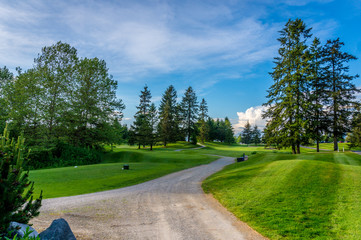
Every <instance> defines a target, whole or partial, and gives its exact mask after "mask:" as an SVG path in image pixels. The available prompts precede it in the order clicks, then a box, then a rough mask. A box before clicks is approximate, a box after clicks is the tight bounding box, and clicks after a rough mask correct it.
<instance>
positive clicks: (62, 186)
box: [30, 143, 217, 198]
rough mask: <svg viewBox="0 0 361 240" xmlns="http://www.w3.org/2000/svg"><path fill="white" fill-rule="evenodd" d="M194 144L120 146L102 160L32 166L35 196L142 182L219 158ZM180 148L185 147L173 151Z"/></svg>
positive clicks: (95, 189) (84, 191)
mask: <svg viewBox="0 0 361 240" xmlns="http://www.w3.org/2000/svg"><path fill="white" fill-rule="evenodd" d="M192 147H195V146H194V145H191V144H187V143H177V144H174V145H170V146H169V147H167V148H163V147H156V148H155V149H154V150H153V151H149V149H139V150H138V149H137V148H136V147H129V146H119V147H117V148H115V149H114V151H113V152H108V153H105V154H104V156H103V163H101V164H95V165H86V166H77V167H76V168H75V167H64V168H53V169H41V170H33V171H30V180H32V181H34V182H35V185H34V186H35V196H38V194H39V193H40V190H43V196H44V198H54V197H62V196H72V195H79V194H85V193H92V192H99V191H105V190H110V189H116V188H121V187H126V186H130V185H134V184H138V183H142V182H145V181H149V180H151V179H155V178H158V177H161V176H164V175H166V174H169V173H172V172H175V171H179V170H183V169H186V168H190V167H194V166H197V165H201V164H207V163H210V162H211V161H213V160H216V159H217V157H215V156H209V155H203V154H200V153H199V152H197V151H196V150H187V149H189V148H192ZM179 148H184V149H186V150H184V151H181V152H175V151H174V150H175V149H179ZM124 164H129V166H130V170H122V168H123V165H124Z"/></svg>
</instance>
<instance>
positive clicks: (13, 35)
mask: <svg viewBox="0 0 361 240" xmlns="http://www.w3.org/2000/svg"><path fill="white" fill-rule="evenodd" d="M0 8H1V9H2V11H1V9H0V13H2V14H3V15H2V16H0V20H1V22H0V33H1V36H2V37H1V39H2V40H0V43H1V46H2V47H1V48H0V55H1V56H6V58H5V57H3V58H1V59H0V60H1V63H7V64H16V65H20V66H26V67H29V66H31V64H32V60H33V58H34V57H36V54H37V53H39V52H40V50H41V47H43V46H45V45H50V44H54V43H56V42H57V41H59V40H62V41H65V42H68V43H70V44H71V45H73V46H74V47H76V48H77V49H78V51H79V55H80V56H87V57H94V56H97V57H99V58H102V59H105V60H106V62H107V63H108V67H109V68H110V70H111V72H112V74H113V75H117V76H120V77H121V78H120V79H118V78H117V80H119V81H130V80H132V81H134V77H137V78H139V77H140V76H142V75H145V74H147V73H149V72H154V71H155V72H160V73H168V72H172V71H175V70H177V71H178V70H180V71H187V70H188V69H202V68H209V67H211V66H217V67H218V66H222V65H223V66H229V65H242V64H245V65H247V67H246V68H249V67H250V66H252V65H253V64H255V63H259V62H261V61H264V60H266V59H267V60H268V59H270V58H272V56H273V55H274V53H275V52H276V48H277V46H276V45H277V43H276V41H275V39H276V38H275V36H276V35H277V30H278V29H279V26H273V25H269V24H267V23H262V22H261V21H258V20H257V19H256V18H255V17H241V18H239V19H238V18H237V19H235V16H233V15H232V8H231V6H228V5H226V3H225V4H214V5H212V4H210V3H203V2H196V3H193V2H190V3H189V4H188V3H184V4H179V5H177V6H174V5H172V3H167V2H152V1H150V2H148V3H146V2H142V3H139V2H134V1H129V2H127V1H121V2H111V1H99V2H96V1H90V2H88V4H79V3H72V4H69V2H66V1H65V2H58V3H47V4H45V3H44V1H32V2H31V3H30V4H20V5H19V6H17V7H16V8H15V6H12V5H11V4H6V3H1V4H0ZM55 9H56V10H55ZM11 16H14V18H12V17H11ZM27 19H28V20H29V21H28V22H26V21H25V20H27ZM229 21H231V22H232V24H229V23H228V22H229ZM14 23H15V24H14ZM226 23H227V24H226ZM270 39H273V40H272V41H270Z"/></svg>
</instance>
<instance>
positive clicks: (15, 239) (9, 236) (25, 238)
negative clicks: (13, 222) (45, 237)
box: [4, 227, 40, 240]
mask: <svg viewBox="0 0 361 240" xmlns="http://www.w3.org/2000/svg"><path fill="white" fill-rule="evenodd" d="M14 231H15V230H10V231H8V233H7V236H4V239H5V240H40V237H39V236H37V237H30V234H31V233H32V232H33V231H32V230H30V228H29V227H27V228H26V230H25V232H24V236H22V237H19V236H18V235H17V234H15V235H14V236H13V233H14Z"/></svg>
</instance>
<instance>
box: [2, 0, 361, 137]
mask: <svg viewBox="0 0 361 240" xmlns="http://www.w3.org/2000/svg"><path fill="white" fill-rule="evenodd" d="M289 18H292V19H294V18H301V19H303V20H304V21H305V23H306V24H307V26H308V27H312V28H313V30H312V33H313V34H314V36H317V37H319V38H320V39H321V41H322V42H325V41H326V40H327V39H333V38H337V37H340V39H341V40H342V41H344V42H345V48H344V50H346V51H348V52H349V53H351V54H353V55H355V56H357V57H360V55H361V27H360V25H361V1H359V0H343V1H332V0H318V1H311V0H298V1H297V0H295V1H294V0H279V1H271V0H249V1H247V0H243V1H236V0H223V1H195V0H193V1H188V0H184V1H137V0H130V1H126V0H122V1H115V0H114V1H100V0H99V1H68V0H64V1H45V0H44V1H36V0H30V1H2V0H0V66H4V65H5V66H7V67H9V68H10V69H12V70H13V71H14V70H15V67H16V66H20V67H22V68H23V69H28V68H30V67H31V66H32V65H33V59H34V58H35V57H36V56H37V54H38V53H39V52H40V51H41V48H42V47H43V46H49V45H52V44H54V43H56V42H57V41H63V42H67V43H69V44H70V45H71V46H73V47H75V48H76V49H77V50H78V55H79V56H80V57H98V58H100V59H104V60H105V61H106V62H107V66H108V68H109V73H110V74H112V75H113V77H114V79H116V80H117V81H118V83H119V87H118V91H117V95H118V97H119V98H121V99H122V100H123V101H124V103H125V105H126V110H125V111H124V120H123V122H124V123H127V124H129V123H131V122H132V117H133V115H134V113H135V106H136V105H137V104H138V102H139V97H138V95H139V92H140V90H141V89H142V88H143V87H144V85H145V84H147V85H148V86H149V88H150V90H151V92H152V95H153V100H154V101H155V103H156V104H158V103H159V100H160V98H161V95H162V93H163V92H164V90H165V89H166V88H167V87H168V86H169V85H170V84H173V85H174V86H175V88H176V90H177V92H178V97H179V98H181V96H182V95H183V93H184V90H185V89H186V88H187V87H188V86H192V87H193V88H194V89H195V91H196V93H197V96H198V98H199V100H201V98H205V99H206V101H207V102H208V106H209V115H210V116H211V117H213V118H224V117H226V116H228V117H229V118H230V119H231V120H232V122H233V124H234V127H235V128H236V131H239V129H240V127H241V126H242V124H243V123H244V122H245V120H247V119H248V120H251V123H252V124H257V125H259V126H262V125H263V122H262V120H261V119H260V114H261V111H262V107H260V106H261V105H262V103H264V102H265V101H266V99H265V96H266V90H267V89H268V87H269V86H270V85H271V84H272V79H271V78H270V77H269V75H268V72H270V71H272V67H273V63H272V61H273V57H275V56H276V55H277V49H278V47H279V44H278V42H277V37H278V36H279V33H278V31H279V30H281V29H282V28H283V26H284V24H285V23H286V22H287V20H288V19H289ZM360 62H361V61H360V60H358V61H355V62H352V63H351V64H350V66H351V72H352V73H361V71H360V70H361V63H360ZM355 84H356V86H359V87H360V86H361V80H360V79H358V80H356V81H355Z"/></svg>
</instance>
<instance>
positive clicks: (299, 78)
mask: <svg viewBox="0 0 361 240" xmlns="http://www.w3.org/2000/svg"><path fill="white" fill-rule="evenodd" d="M310 31H311V29H308V28H306V25H305V24H304V23H303V21H302V20H301V19H296V20H289V21H288V22H287V24H286V26H285V27H284V28H283V29H282V31H280V34H281V37H280V38H278V41H279V42H280V44H281V47H280V49H279V50H278V53H279V56H278V57H276V58H275V64H276V66H275V67H274V71H273V72H272V73H271V76H272V78H273V80H274V84H273V85H272V86H271V87H270V89H269V90H268V95H267V98H268V99H269V100H268V102H267V103H266V104H264V105H265V106H267V107H268V109H267V111H266V112H265V114H264V115H263V116H264V117H265V118H268V119H269V122H268V131H273V132H274V133H275V134H276V135H277V136H278V137H279V140H281V142H280V143H281V146H282V147H291V148H292V153H300V145H301V143H302V141H303V138H302V135H304V134H305V124H306V121H305V119H304V115H305V113H306V109H307V107H308V101H307V98H306V96H305V94H304V93H305V92H307V91H308V85H307V84H306V83H307V79H306V77H307V74H306V71H305V70H306V69H307V66H308V61H307V58H306V49H307V45H306V41H307V39H308V38H310V37H311V34H310Z"/></svg>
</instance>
